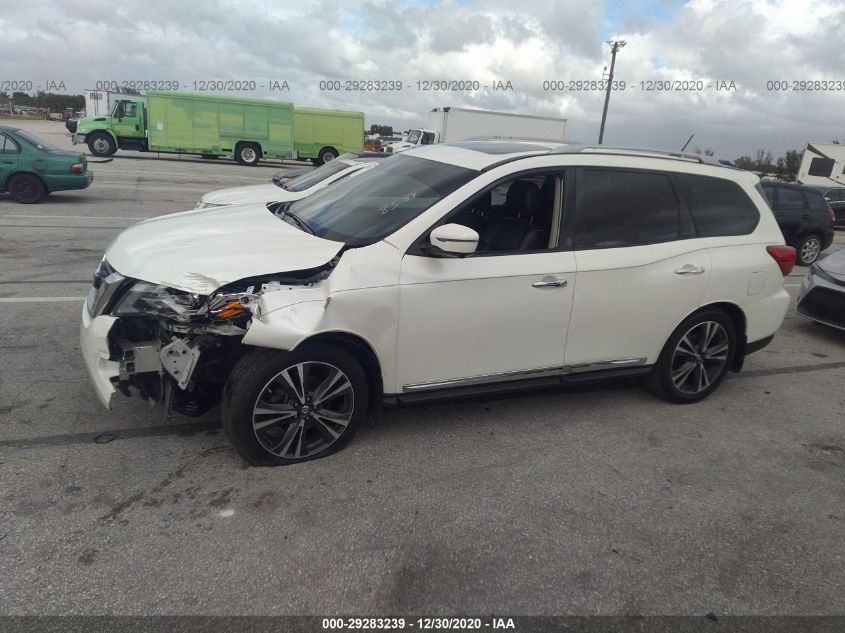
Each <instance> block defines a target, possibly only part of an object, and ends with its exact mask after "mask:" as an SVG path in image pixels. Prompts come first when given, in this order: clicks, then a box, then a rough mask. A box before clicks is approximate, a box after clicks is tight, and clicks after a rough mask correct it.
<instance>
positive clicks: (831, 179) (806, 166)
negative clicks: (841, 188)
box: [798, 143, 845, 186]
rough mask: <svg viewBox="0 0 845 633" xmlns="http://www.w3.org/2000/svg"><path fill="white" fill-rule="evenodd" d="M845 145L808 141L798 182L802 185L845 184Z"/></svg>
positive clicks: (799, 170) (799, 169)
mask: <svg viewBox="0 0 845 633" xmlns="http://www.w3.org/2000/svg"><path fill="white" fill-rule="evenodd" d="M843 172H845V145H840V144H839V143H807V147H806V148H805V149H804V156H803V157H802V158H801V166H800V167H799V168H798V182H800V183H801V184H802V185H822V186H835V185H845V174H843Z"/></svg>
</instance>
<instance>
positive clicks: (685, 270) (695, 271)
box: [675, 264, 704, 275]
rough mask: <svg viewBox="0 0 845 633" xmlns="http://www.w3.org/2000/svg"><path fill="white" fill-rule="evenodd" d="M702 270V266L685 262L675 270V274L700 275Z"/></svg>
mask: <svg viewBox="0 0 845 633" xmlns="http://www.w3.org/2000/svg"><path fill="white" fill-rule="evenodd" d="M703 272H704V266H693V265H692V264H686V265H684V266H681V267H680V268H677V269H676V270H675V274H676V275H700V274H701V273H703Z"/></svg>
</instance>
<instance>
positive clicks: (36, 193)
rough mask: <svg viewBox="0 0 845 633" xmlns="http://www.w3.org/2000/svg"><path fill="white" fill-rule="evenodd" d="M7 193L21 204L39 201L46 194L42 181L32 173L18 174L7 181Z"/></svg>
mask: <svg viewBox="0 0 845 633" xmlns="http://www.w3.org/2000/svg"><path fill="white" fill-rule="evenodd" d="M9 193H10V194H11V196H12V198H14V199H15V200H17V201H18V202H20V203H22V204H35V203H36V202H41V201H42V200H43V199H44V198H45V196H46V195H47V187H45V186H44V182H43V181H42V180H41V179H40V178H39V177H38V176H35V175H33V174H18V175H17V176H12V179H11V180H10V181H9Z"/></svg>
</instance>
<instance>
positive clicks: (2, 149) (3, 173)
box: [0, 133, 20, 187]
mask: <svg viewBox="0 0 845 633" xmlns="http://www.w3.org/2000/svg"><path fill="white" fill-rule="evenodd" d="M19 155H20V148H19V147H18V144H17V143H16V142H15V141H13V140H12V139H11V138H10V137H8V136H6V135H5V134H3V133H0V187H2V186H4V185H5V184H6V179H7V178H8V177H9V174H11V173H13V172H14V171H15V169H17V167H18V156H19Z"/></svg>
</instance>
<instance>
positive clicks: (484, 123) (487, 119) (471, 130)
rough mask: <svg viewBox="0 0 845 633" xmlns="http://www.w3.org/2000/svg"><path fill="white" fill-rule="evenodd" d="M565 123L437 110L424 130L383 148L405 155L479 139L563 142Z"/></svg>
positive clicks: (462, 110)
mask: <svg viewBox="0 0 845 633" xmlns="http://www.w3.org/2000/svg"><path fill="white" fill-rule="evenodd" d="M565 133H566V119H560V118H555V117H544V116H531V115H526V114H508V113H507V112H491V111H489V110H468V109H466V108H451V107H445V108H434V109H433V110H432V111H431V112H429V113H428V124H427V125H426V127H424V128H413V129H412V130H409V132H408V134H407V135H406V136H405V139H404V140H402V141H400V142H397V143H391V144H390V145H387V146H386V147H384V148H382V151H383V152H391V153H396V152H402V151H404V150H406V149H411V148H412V147H417V146H419V145H431V144H433V143H455V142H458V141H466V140H468V139H471V138H478V137H485V136H486V137H497V138H519V139H536V140H544V141H563V136H564V134H565Z"/></svg>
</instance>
